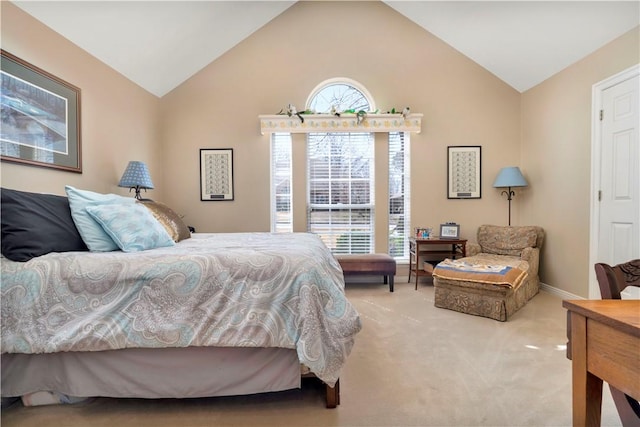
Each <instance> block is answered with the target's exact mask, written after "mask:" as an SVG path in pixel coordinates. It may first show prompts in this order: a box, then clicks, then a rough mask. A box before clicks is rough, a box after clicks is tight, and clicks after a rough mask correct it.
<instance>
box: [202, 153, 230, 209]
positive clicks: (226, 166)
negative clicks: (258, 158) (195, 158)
mask: <svg viewBox="0 0 640 427" xmlns="http://www.w3.org/2000/svg"><path fill="white" fill-rule="evenodd" d="M233 199H234V194H233V149H232V148H201V149H200V200H201V201H205V202H217V201H230V200H233Z"/></svg>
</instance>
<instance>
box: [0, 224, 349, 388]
mask: <svg viewBox="0 0 640 427" xmlns="http://www.w3.org/2000/svg"><path fill="white" fill-rule="evenodd" d="M1 291H2V292H1V293H2V295H1V297H2V299H1V303H2V311H1V314H2V352H3V353H53V352H62V351H101V350H113V349H124V348H137V347H147V348H163V347H188V346H218V347H243V346H246V347H282V348H291V349H296V350H297V353H298V357H299V359H300V362H301V363H304V364H305V365H306V366H308V367H309V368H310V369H311V371H313V372H314V373H315V374H316V375H317V376H318V377H319V378H320V379H322V380H323V381H325V382H326V383H328V384H329V385H333V384H334V383H335V381H336V380H337V379H338V377H339V374H340V371H341V368H342V366H343V365H344V363H345V360H346V358H347V356H348V355H349V353H350V351H351V348H352V346H353V343H354V336H355V335H356V334H357V333H358V331H359V330H360V328H361V323H360V318H359V316H358V313H357V312H356V310H355V309H354V308H353V307H352V305H351V304H350V303H349V301H348V300H347V299H346V297H345V294H344V278H343V274H342V270H341V268H340V265H339V264H338V263H337V261H336V260H335V259H334V257H333V256H332V255H331V253H330V252H329V250H328V249H327V247H326V246H325V245H324V244H323V243H322V241H321V240H320V239H319V238H318V237H317V236H316V235H313V234H307V233H292V234H270V233H220V234H218V233H216V234H194V236H193V237H192V238H191V239H187V240H183V241H181V242H179V243H177V244H176V246H173V247H169V248H159V249H153V250H148V251H143V252H136V253H123V252H119V251H117V252H107V253H91V252H66V253H51V254H47V255H44V256H41V257H37V258H34V259H32V260H31V261H28V262H25V263H20V262H13V261H10V260H8V259H6V258H2V283H1Z"/></svg>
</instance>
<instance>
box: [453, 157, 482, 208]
mask: <svg viewBox="0 0 640 427" xmlns="http://www.w3.org/2000/svg"><path fill="white" fill-rule="evenodd" d="M480 148H481V147H480V146H477V145H476V146H449V147H447V159H448V164H447V175H448V179H447V198H448V199H479V198H480V197H481V194H480V191H481V186H480V184H481V182H480V166H481V163H480V154H481V152H480Z"/></svg>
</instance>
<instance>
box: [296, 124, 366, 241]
mask: <svg viewBox="0 0 640 427" xmlns="http://www.w3.org/2000/svg"><path fill="white" fill-rule="evenodd" d="M307 161H308V168H307V170H308V177H307V182H308V188H309V191H308V209H307V211H308V217H307V221H308V227H307V229H308V231H309V232H311V233H316V234H318V235H319V236H320V237H321V238H322V240H323V241H324V243H325V244H326V245H327V246H328V247H329V248H330V249H331V250H332V252H334V253H341V254H349V253H370V252H373V251H374V236H373V229H374V223H373V219H374V190H373V187H374V185H373V182H374V162H373V134H371V133H349V132H344V133H310V134H309V135H308V137H307Z"/></svg>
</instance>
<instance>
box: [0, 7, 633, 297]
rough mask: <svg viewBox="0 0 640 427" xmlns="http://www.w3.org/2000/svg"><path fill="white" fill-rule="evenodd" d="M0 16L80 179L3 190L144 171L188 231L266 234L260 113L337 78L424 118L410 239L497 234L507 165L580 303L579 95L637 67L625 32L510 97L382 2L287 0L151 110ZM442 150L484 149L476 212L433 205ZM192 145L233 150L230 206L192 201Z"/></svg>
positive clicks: (585, 115)
mask: <svg viewBox="0 0 640 427" xmlns="http://www.w3.org/2000/svg"><path fill="white" fill-rule="evenodd" d="M1 11H2V48H3V49H6V50H8V51H9V52H11V53H13V54H15V55H17V56H18V57H21V58H22V59H24V60H26V61H29V62H31V63H33V64H34V65H37V66H39V67H41V68H43V69H45V70H47V71H49V72H51V73H53V74H54V75H56V76H59V77H60V78H62V79H65V80H67V81H69V82H70V83H72V84H74V85H76V86H78V87H80V88H81V89H82V138H83V140H82V148H83V168H84V173H83V174H74V173H69V172H61V171H55V170H49V169H42V168H35V167H27V166H23V165H15V164H10V163H4V162H3V163H2V164H1V165H0V168H1V178H2V185H3V186H6V187H9V188H16V189H22V190H28V191H44V192H52V193H58V194H62V193H63V191H64V189H63V186H64V185H65V184H71V185H75V186H77V187H80V188H87V189H92V190H95V191H101V192H116V193H119V194H126V193H127V190H125V189H121V188H118V187H117V182H118V180H119V177H120V175H121V174H122V171H123V170H124V168H125V166H126V164H127V162H128V161H129V160H132V159H138V160H144V161H146V162H147V163H148V164H149V166H150V169H151V174H152V177H153V180H154V183H155V184H156V188H157V189H156V190H153V191H151V192H149V196H150V197H152V198H154V199H156V200H161V201H164V202H166V203H167V204H169V205H170V206H172V207H173V208H174V209H175V210H176V211H178V212H179V213H181V214H184V215H185V220H186V222H187V223H189V224H191V225H194V226H196V227H197V228H198V231H203V232H204V231H267V230H269V140H268V137H267V136H262V135H260V133H259V124H258V115H259V114H272V113H277V112H278V111H279V110H280V109H281V108H282V107H283V106H284V105H286V104H288V103H293V104H295V105H297V106H298V107H299V108H301V107H303V106H304V103H305V101H306V100H307V97H308V95H309V94H310V92H311V91H312V90H313V88H315V87H316V85H317V84H318V83H320V82H321V81H323V80H325V79H328V78H332V77H349V78H352V79H354V80H357V81H359V82H360V83H362V84H363V85H365V87H366V88H367V89H368V90H369V91H370V93H371V94H372V95H373V97H374V98H375V101H376V103H377V106H378V107H379V108H380V109H381V110H383V111H384V110H387V109H390V108H392V107H396V108H402V107H404V106H410V107H411V109H412V111H414V112H420V113H423V114H424V119H423V131H422V133H421V134H413V135H412V137H411V141H412V142H411V151H412V165H411V168H412V183H413V185H412V190H411V191H412V204H413V209H412V223H413V225H414V226H415V225H421V226H437V225H438V224H440V223H442V222H444V221H456V222H458V223H460V224H461V225H462V235H463V237H466V238H469V239H472V240H473V239H474V238H475V237H474V233H475V230H476V229H477V227H478V225H480V224H483V223H493V224H506V222H507V202H506V200H505V198H504V197H503V196H501V195H500V192H499V191H498V190H496V189H493V188H492V187H491V185H492V183H493V180H494V178H495V175H496V173H497V172H498V170H499V169H500V168H501V167H503V166H510V165H519V166H520V167H521V169H522V171H523V173H524V174H525V176H526V178H527V179H528V180H529V182H530V186H529V187H528V188H526V189H522V190H519V191H518V194H517V195H516V198H515V199H514V202H513V213H512V223H513V224H539V225H541V226H543V227H544V228H545V229H546V230H547V240H546V242H545V247H544V250H543V259H542V271H541V278H542V280H543V282H545V283H547V284H549V285H551V286H554V287H557V288H560V289H562V290H564V291H567V292H570V293H573V294H577V295H581V296H585V297H586V296H587V292H588V272H589V260H588V243H589V238H588V233H589V190H590V184H589V180H590V171H589V168H590V150H591V146H590V144H591V136H590V129H591V87H592V85H593V84H594V83H597V82H598V81H600V80H602V79H604V78H606V77H608V76H610V75H612V74H615V73H617V72H619V71H621V70H623V69H625V68H627V67H629V66H631V65H633V64H636V63H638V62H640V60H639V54H638V52H639V51H640V49H639V47H638V46H639V41H638V29H636V30H634V31H632V32H630V33H628V34H627V35H625V36H623V37H621V38H620V39H618V40H616V41H614V42H612V43H611V44H609V45H607V46H605V47H604V48H602V49H600V50H599V51H598V52H596V53H594V54H593V55H590V56H588V57H587V58H585V59H584V60H582V61H580V62H579V63H577V64H575V65H573V66H571V67H569V68H567V69H566V70H564V71H563V72H561V73H559V74H558V75H556V76H554V77H552V78H551V79H549V80H547V81H546V82H544V83H542V84H540V85H539V86H537V87H535V88H533V89H531V90H529V91H527V92H526V93H524V94H519V93H518V92H517V91H515V90H513V89H512V88H510V87H509V86H508V85H506V84H505V83H503V82H501V81H500V80H498V79H497V78H496V77H495V76H493V75H492V74H490V73H489V72H487V71H486V70H485V69H483V68H482V67H480V66H478V65H477V64H475V63H474V62H472V61H471V60H469V59H467V58H466V57H464V56H462V55H461V54H459V53H458V52H457V51H455V50H454V49H452V48H451V47H449V46H448V45H446V44H445V43H443V42H442V41H440V40H439V39H437V38H435V37H434V36H433V35H431V34H430V33H428V32H426V31H425V30H423V29H421V28H420V27H418V26H417V25H415V24H413V23H412V22H411V21H409V20H407V19H406V18H404V17H403V16H401V15H399V14H398V13H396V12H395V11H393V10H392V9H390V8H389V7H387V6H386V5H384V4H383V3H377V2H373V3H372V2H340V3H328V2H300V3H297V4H296V5H294V6H293V7H291V8H290V9H289V10H287V11H285V12H284V13H283V14H282V15H280V16H279V17H277V18H276V19H274V20H273V21H272V22H270V23H269V24H267V25H266V26H265V27H263V28H262V29H260V30H259V31H257V32H256V33H254V34H253V35H252V36H251V37H249V38H248V39H246V40H245V41H243V42H242V43H241V44H239V45H238V46H237V47H236V48H234V49H232V50H231V51H229V52H227V53H226V54H225V55H223V56H222V57H221V58H219V59H218V60H216V61H215V62H213V63H212V64H210V65H209V66H207V67H206V68H204V69H203V70H202V71H201V72H199V73H197V74H196V75H195V76H193V77H192V78H191V79H189V80H188V81H187V82H185V83H184V84H183V85H181V86H180V87H178V88H176V89H175V90H174V91H172V92H171V93H169V94H168V95H166V96H165V97H163V98H162V99H160V100H158V99H157V98H155V97H154V96H152V95H150V94H149V93H147V92H145V91H144V90H142V89H141V88H139V87H138V86H136V85H135V84H133V83H132V82H130V81H129V80H127V79H126V78H125V77H123V76H121V75H120V74H118V73H116V72H115V71H113V70H112V69H111V68H109V67H107V66H106V65H104V64H103V63H101V62H100V61H98V60H97V59H96V58H94V57H92V56H90V55H89V54H87V53H86V52H84V51H82V50H81V49H79V48H78V47H77V46H75V45H73V44H71V43H70V42H69V41H67V40H66V39H64V38H62V37H61V36H59V35H58V34H56V33H54V32H52V31H51V30H49V29H48V28H47V27H45V26H43V25H42V24H40V23H39V22H38V21H36V20H34V19H33V18H31V17H30V16H29V15H27V14H25V13H23V12H22V11H21V10H20V9H18V8H16V7H15V6H13V5H12V4H10V3H8V2H1ZM327 23H330V25H328V24H327ZM327 28H330V30H328V29H327ZM381 28H384V31H381V30H380V29H381ZM377 143H378V144H384V138H377ZM449 145H481V146H482V198H481V199H478V200H448V199H447V198H446V152H447V146H449ZM200 148H233V149H234V157H235V158H234V166H235V197H236V200H235V201H233V202H201V201H200V197H199V149H200ZM381 152H382V153H384V150H383V149H380V147H378V149H377V153H381ZM381 161H385V160H381ZM303 169H304V161H301V162H297V164H296V173H297V174H300V173H302V174H304V170H303ZM383 176H384V174H383ZM377 178H378V185H379V186H380V185H383V186H386V183H385V182H384V181H383V180H382V179H381V177H380V176H378V177H377ZM294 191H299V189H294ZM303 191H304V190H303ZM385 208H386V207H385V205H382V206H381V207H380V208H379V210H381V211H383V210H384V209H385Z"/></svg>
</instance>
